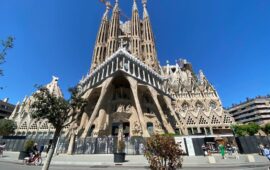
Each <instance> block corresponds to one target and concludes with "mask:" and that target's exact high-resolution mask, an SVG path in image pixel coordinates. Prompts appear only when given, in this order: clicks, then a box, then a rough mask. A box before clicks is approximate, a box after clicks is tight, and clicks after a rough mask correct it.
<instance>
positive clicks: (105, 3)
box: [99, 0, 130, 20]
mask: <svg viewBox="0 0 270 170" xmlns="http://www.w3.org/2000/svg"><path fill="white" fill-rule="evenodd" d="M99 2H101V3H103V4H104V5H105V6H106V7H109V8H110V9H111V8H113V6H112V5H111V3H110V1H106V0H99ZM120 15H121V16H122V17H124V18H125V19H126V20H130V19H129V17H128V16H127V15H126V14H125V13H124V12H122V10H120Z"/></svg>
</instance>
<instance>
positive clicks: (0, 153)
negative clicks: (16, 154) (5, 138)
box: [0, 142, 6, 157]
mask: <svg viewBox="0 0 270 170" xmlns="http://www.w3.org/2000/svg"><path fill="white" fill-rule="evenodd" d="M5 147H6V143H5V142H3V143H2V144H1V145H0V156H1V157H3V152H4V149H5Z"/></svg>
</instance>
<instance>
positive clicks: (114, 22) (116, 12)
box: [106, 0, 120, 57]
mask: <svg viewBox="0 0 270 170" xmlns="http://www.w3.org/2000/svg"><path fill="white" fill-rule="evenodd" d="M119 34H120V9H119V2H118V0H115V5H114V8H113V14H112V18H111V22H110V27H109V35H108V42H107V52H106V57H110V56H111V55H112V54H113V53H114V52H115V51H116V50H117V49H118V46H119V42H118V37H119Z"/></svg>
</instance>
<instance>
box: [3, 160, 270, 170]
mask: <svg viewBox="0 0 270 170" xmlns="http://www.w3.org/2000/svg"><path fill="white" fill-rule="evenodd" d="M40 169H41V166H28V165H22V164H14V163H6V162H0V170H40ZM104 169H105V170H106V169H107V170H111V169H113V170H117V169H120V170H121V169H126V170H143V169H149V168H142V167H140V168H139V167H121V166H115V167H112V166H51V168H50V170H104ZM198 169H200V170H215V169H219V170H268V167H267V166H252V165H248V166H237V167H228V166H227V167H214V166H213V167H196V168H192V167H188V168H183V170H198Z"/></svg>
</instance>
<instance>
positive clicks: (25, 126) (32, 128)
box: [9, 77, 63, 136]
mask: <svg viewBox="0 0 270 170" xmlns="http://www.w3.org/2000/svg"><path fill="white" fill-rule="evenodd" d="M46 87H47V88H48V89H49V91H50V93H52V94H54V95H56V96H59V97H63V94H62V92H61V89H60V87H59V86H58V78H57V77H53V78H52V81H51V82H50V83H49V84H47V85H46ZM33 100H34V99H33V96H30V97H27V96H26V97H25V98H24V99H23V101H22V103H21V104H20V103H17V105H16V107H15V109H14V110H13V112H12V114H11V115H10V117H9V119H11V120H14V121H15V122H16V124H17V129H16V130H15V133H16V134H17V135H36V134H44V135H50V136H52V135H53V133H54V131H55V129H54V127H53V125H51V124H50V123H48V121H47V120H37V119H33V118H32V117H31V114H30V112H31V110H30V105H31V103H33Z"/></svg>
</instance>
